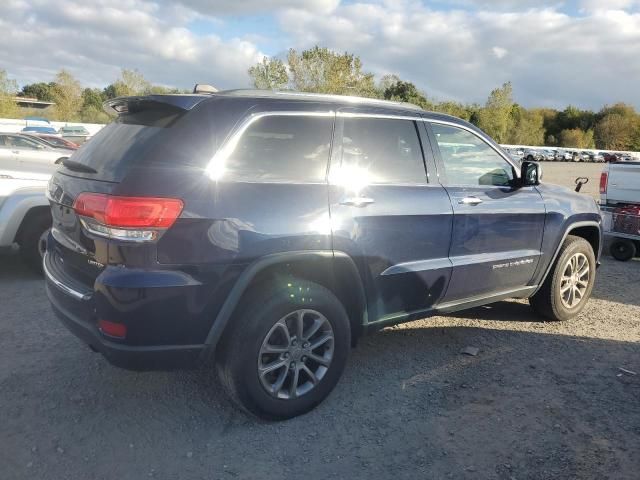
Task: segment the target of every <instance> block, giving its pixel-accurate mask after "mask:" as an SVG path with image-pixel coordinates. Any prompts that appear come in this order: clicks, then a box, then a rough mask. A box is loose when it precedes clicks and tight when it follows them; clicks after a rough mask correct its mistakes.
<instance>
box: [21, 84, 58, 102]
mask: <svg viewBox="0 0 640 480" xmlns="http://www.w3.org/2000/svg"><path fill="white" fill-rule="evenodd" d="M54 85H55V83H54V82H49V83H45V82H38V83H31V84H29V85H25V86H23V87H22V90H20V93H18V96H19V97H30V98H37V99H38V100H41V101H43V102H53V96H52V95H51V90H52V89H53V86H54Z"/></svg>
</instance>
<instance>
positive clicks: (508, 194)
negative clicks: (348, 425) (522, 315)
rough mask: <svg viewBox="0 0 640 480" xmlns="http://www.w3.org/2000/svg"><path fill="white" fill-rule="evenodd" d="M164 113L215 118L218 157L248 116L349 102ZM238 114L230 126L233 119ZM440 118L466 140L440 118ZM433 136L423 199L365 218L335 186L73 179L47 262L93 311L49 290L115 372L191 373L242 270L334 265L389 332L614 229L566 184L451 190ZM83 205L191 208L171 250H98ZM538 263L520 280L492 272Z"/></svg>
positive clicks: (192, 174) (142, 170)
mask: <svg viewBox="0 0 640 480" xmlns="http://www.w3.org/2000/svg"><path fill="white" fill-rule="evenodd" d="M153 101H169V102H170V103H172V104H173V106H174V107H176V108H181V109H185V110H189V109H192V110H193V112H189V113H187V114H186V115H191V114H194V115H199V116H200V118H211V122H212V126H211V131H212V132H213V133H212V134H213V137H214V140H212V143H211V145H212V147H211V148H212V150H211V151H209V152H208V153H207V155H209V154H210V155H213V154H214V153H215V148H218V147H219V146H220V145H221V144H222V142H223V140H224V139H225V138H226V137H227V136H228V134H229V132H230V131H232V130H233V128H234V127H235V126H237V125H238V122H239V121H240V120H241V119H242V116H243V115H245V114H246V113H247V112H256V111H271V110H287V111H291V110H296V109H297V110H305V111H308V110H313V111H326V110H327V109H330V110H333V111H336V110H338V109H339V108H340V107H344V106H345V104H344V103H340V102H339V101H337V100H335V99H329V100H318V99H313V100H306V99H304V98H303V99H299V100H294V99H291V98H285V99H284V100H278V99H274V98H268V97H265V98H263V97H259V96H258V97H256V98H249V97H244V96H239V97H237V98H231V97H229V98H227V97H224V96H220V97H215V96H214V97H206V96H188V97H184V98H182V99H180V100H178V99H171V100H166V99H165V98H164V97H161V98H154V99H153ZM207 108H211V109H214V108H215V112H217V113H216V115H212V114H211V115H210V114H209V113H207ZM367 110H369V111H370V112H371V113H376V114H384V115H403V116H410V117H414V118H417V119H419V118H420V116H422V115H424V113H423V112H421V111H418V110H413V109H408V108H404V107H402V106H393V105H389V106H380V105H376V106H375V107H371V108H370V109H367V108H365V107H360V108H358V109H357V110H355V111H359V112H361V113H362V112H363V111H365V112H366V111H367ZM225 111H228V112H230V113H229V115H228V116H227V117H225V115H224V112H225ZM427 118H435V119H440V120H446V121H448V122H452V123H457V124H460V125H465V126H468V124H466V123H465V122H463V121H461V120H458V119H455V118H452V117H447V116H443V115H440V114H434V115H433V116H427ZM420 125H421V124H420ZM473 128H474V129H475V127H473ZM337 135H339V130H337ZM420 136H421V137H422V138H421V140H422V142H423V148H424V153H425V168H426V172H425V177H424V179H421V181H420V182H417V184H415V185H366V186H364V187H363V188H362V189H361V190H360V191H359V192H358V194H359V195H361V196H365V197H370V198H372V199H373V200H374V203H372V204H369V205H367V206H364V207H353V206H347V205H343V204H341V201H342V199H344V197H345V196H347V195H351V194H352V192H349V191H347V189H346V187H345V186H337V185H329V183H328V181H327V182H321V183H298V184H296V183H259V182H256V183H250V182H236V183H232V182H224V181H219V182H215V181H212V180H211V179H209V178H208V177H206V176H205V175H204V174H203V170H202V168H200V167H197V166H196V164H197V162H195V161H194V162H193V164H190V165H188V166H180V165H179V164H175V163H172V162H170V161H161V162H158V163H157V164H144V165H143V164H132V165H129V166H127V165H116V166H115V167H116V168H117V169H118V175H117V176H115V177H113V178H118V179H120V181H101V180H100V178H99V177H98V178H92V176H91V175H90V174H86V173H77V172H70V171H67V170H63V171H59V172H57V173H56V174H55V175H54V177H53V180H52V183H51V189H50V196H51V197H52V212H53V219H54V233H53V235H51V236H50V242H49V247H48V248H49V253H50V255H52V256H53V257H55V258H57V259H58V260H60V259H63V260H64V263H61V262H59V261H58V262H57V263H56V262H54V263H55V265H57V266H56V267H55V268H57V269H58V272H57V273H59V274H60V275H61V276H63V277H64V278H68V279H69V281H70V282H73V283H74V284H77V285H80V286H81V287H82V288H85V289H87V290H88V291H91V292H93V293H92V297H91V299H90V300H88V301H77V300H73V299H70V298H69V297H68V296H66V295H65V294H63V293H61V292H60V291H59V290H58V289H57V288H56V287H55V286H53V285H52V284H49V285H48V292H49V296H50V299H51V301H52V304H53V305H54V310H55V311H56V313H57V314H58V315H59V316H60V317H61V318H62V319H63V321H64V322H65V324H67V325H68V326H69V328H70V329H71V330H72V331H74V333H76V334H77V335H78V336H80V337H82V338H83V339H84V340H85V341H86V342H87V343H90V344H92V345H94V346H95V347H96V348H98V349H99V350H100V351H102V352H103V353H104V354H105V355H106V356H107V357H108V358H109V359H110V360H111V361H113V362H114V363H117V364H120V365H123V364H130V362H129V360H131V361H132V362H133V360H132V359H135V357H136V356H137V358H141V357H151V362H150V363H151V366H158V365H160V363H157V362H161V360H159V359H160V358H168V357H169V356H170V357H172V358H173V357H175V358H177V359H179V360H181V361H182V360H190V361H191V360H195V359H196V358H197V357H198V355H197V354H198V352H199V350H201V349H203V348H204V345H205V343H206V342H207V339H208V338H212V337H211V335H210V332H211V331H212V325H214V323H215V322H216V319H217V318H219V313H220V311H221V309H222V307H223V304H225V302H226V306H225V308H226V309H227V310H228V309H229V308H231V307H229V305H231V306H233V305H235V303H233V302H235V301H239V300H240V298H241V293H242V289H243V288H244V285H245V284H247V282H248V280H247V278H246V275H245V277H244V278H243V279H242V281H240V283H239V279H241V277H242V275H243V272H251V275H254V273H257V270H259V268H256V269H255V270H256V272H254V271H253V270H251V268H252V266H255V265H258V263H257V262H260V261H261V260H262V259H264V258H267V257H269V256H273V255H274V254H281V256H276V257H269V258H276V259H277V260H278V262H280V263H282V264H284V265H285V266H287V268H288V266H290V265H293V263H294V260H295V262H301V261H304V255H302V256H301V255H300V253H304V252H315V253H314V254H313V255H314V262H316V263H315V264H314V265H319V264H318V263H317V262H321V264H322V265H324V266H328V267H330V268H328V270H329V276H330V277H331V275H333V277H332V278H333V280H334V281H335V282H336V284H340V285H341V286H342V289H349V288H351V287H350V285H351V286H353V285H356V284H357V283H356V282H358V283H360V284H361V285H362V286H363V288H364V293H365V295H364V296H365V297H366V305H364V306H363V309H364V311H365V312H366V314H365V315H363V317H362V322H361V323H364V324H366V325H370V326H374V327H375V326H376V324H377V325H382V324H384V323H385V322H389V321H391V322H392V321H399V320H401V319H408V318H413V317H415V316H424V315H428V314H429V313H431V312H436V311H437V310H438V307H439V306H440V305H445V304H447V305H450V304H451V303H452V302H464V301H465V300H469V299H472V298H475V299H477V298H483V297H490V296H491V295H495V294H498V293H501V292H504V291H507V290H514V291H516V290H518V289H524V288H525V287H527V286H533V285H538V284H540V283H541V282H542V280H543V278H544V275H545V272H546V271H547V269H548V267H549V265H550V264H551V262H552V261H553V258H554V255H555V252H556V251H557V248H558V246H559V244H560V242H561V241H562V239H563V237H564V235H565V234H566V233H567V231H568V229H570V228H571V227H572V225H575V224H576V222H595V223H596V224H599V222H600V217H599V213H598V209H597V206H596V205H595V203H594V202H593V200H592V199H590V198H589V197H586V196H584V195H578V194H575V193H573V192H571V191H568V190H566V189H563V188H560V187H556V186H553V185H545V184H543V185H540V186H538V187H523V188H515V187H513V188H512V187H508V188H506V187H505V188H502V187H477V188H473V189H470V188H461V187H451V186H446V185H445V186H443V185H441V184H440V183H439V181H438V175H437V171H436V161H435V160H434V155H432V152H433V151H434V147H433V145H432V144H430V142H429V139H428V136H427V132H426V130H424V129H422V127H421V129H420ZM335 141H337V139H334V142H335ZM436 156H437V151H436ZM331 162H335V158H332V160H331ZM84 191H89V192H100V193H110V194H113V195H132V196H145V195H146V196H160V197H162V196H166V197H177V198H181V199H182V200H183V201H184V204H185V208H184V211H183V213H182V215H181V217H180V218H179V219H178V221H177V222H176V223H175V224H174V225H173V227H172V228H171V229H170V230H168V231H167V232H165V233H164V235H163V236H162V237H161V238H160V239H159V240H158V241H157V243H147V244H129V243H125V242H116V241H108V240H106V239H103V238H91V237H89V236H88V235H87V234H86V233H85V232H84V231H83V229H82V228H81V227H80V225H79V222H78V217H77V216H76V215H75V213H74V212H73V210H72V209H71V208H70V207H71V205H72V204H73V201H74V199H75V198H76V197H77V196H78V194H80V193H81V192H84ZM467 195H474V196H477V197H478V198H480V199H482V200H483V203H482V204H480V205H476V206H469V205H461V204H459V203H458V199H459V198H461V197H464V196H467ZM596 228H597V227H596ZM599 235H600V232H599V231H598V232H597V236H598V238H599ZM290 252H295V255H293V256H290V255H289V253H290ZM318 252H324V253H326V256H318ZM598 253H599V252H598ZM334 254H335V255H340V258H347V259H350V265H354V266H355V267H354V270H355V272H354V275H355V276H351V277H348V278H345V277H341V275H342V276H343V275H344V273H340V271H341V270H340V268H341V267H340V268H339V267H338V259H337V258H336V259H335V260H334V261H333V262H332V260H331V258H333V255H334ZM294 257H295V258H294ZM319 259H320V260H319ZM529 259H530V260H532V261H531V262H527V263H524V264H522V265H521V266H518V267H513V268H494V266H495V265H499V264H504V263H507V264H508V263H509V262H513V261H520V260H529ZM87 260H92V261H93V262H94V264H90V263H88V262H87ZM96 262H97V265H96V264H95V263H96ZM100 264H102V265H103V266H100ZM307 265H310V264H307ZM313 269H314V271H315V270H322V268H320V269H316V268H315V267H313ZM332 269H333V274H332V273H331V270H332ZM54 273H55V272H54ZM348 295H349V294H348V293H347V296H348ZM354 297H355V296H354ZM228 299H232V300H229V301H227V300H228ZM228 316H229V315H227V314H225V321H226V317H228ZM99 319H106V320H110V321H116V322H122V323H124V324H125V325H127V327H128V333H127V338H126V340H121V341H117V340H113V339H105V338H104V337H103V336H102V335H101V334H100V333H99V331H98V330H97V321H98V320H99ZM366 325H365V326H366ZM223 327H224V325H222V326H221V327H219V329H223ZM123 352H125V353H123ZM123 359H125V360H126V361H125V360H123ZM134 363H135V362H134ZM161 363H162V365H165V363H164V362H161ZM136 365H137V364H136Z"/></svg>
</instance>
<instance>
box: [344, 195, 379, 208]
mask: <svg viewBox="0 0 640 480" xmlns="http://www.w3.org/2000/svg"><path fill="white" fill-rule="evenodd" d="M374 202H375V200H374V199H373V198H369V197H348V198H343V199H342V200H340V205H346V206H348V207H366V206H367V205H369V204H370V203H374Z"/></svg>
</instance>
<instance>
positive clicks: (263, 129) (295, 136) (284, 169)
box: [221, 115, 334, 182]
mask: <svg viewBox="0 0 640 480" xmlns="http://www.w3.org/2000/svg"><path fill="white" fill-rule="evenodd" d="M333 120H334V117H333V115H331V116H311V115H267V116H263V117H260V118H258V119H257V120H255V121H253V122H252V123H251V124H250V125H249V126H248V127H247V128H246V130H245V131H244V132H243V133H242V135H241V136H240V138H239V139H238V140H237V142H236V144H235V148H234V149H233V151H231V153H230V154H229V155H228V157H227V158H226V159H225V160H224V167H223V168H224V173H223V175H222V176H221V178H222V179H224V180H236V181H249V182H251V181H256V182H258V181H261V182H264V181H267V182H269V181H272V182H280V181H282V182H322V181H324V179H325V176H326V171H327V163H328V160H329V152H330V148H331V136H332V131H333Z"/></svg>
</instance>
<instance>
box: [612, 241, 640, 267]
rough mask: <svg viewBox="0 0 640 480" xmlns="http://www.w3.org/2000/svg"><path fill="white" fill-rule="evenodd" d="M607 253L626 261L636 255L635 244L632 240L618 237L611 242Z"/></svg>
mask: <svg viewBox="0 0 640 480" xmlns="http://www.w3.org/2000/svg"><path fill="white" fill-rule="evenodd" d="M609 253H611V256H612V257H613V258H615V259H616V260H619V261H621V262H626V261H628V260H631V259H632V258H633V257H635V256H636V245H635V243H634V242H633V241H632V240H627V239H625V238H618V239H616V240H614V241H613V242H611V245H610V246H609Z"/></svg>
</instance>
